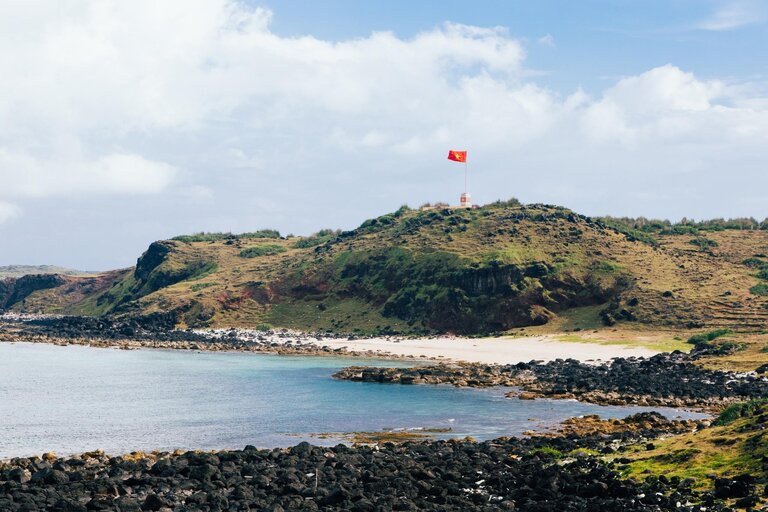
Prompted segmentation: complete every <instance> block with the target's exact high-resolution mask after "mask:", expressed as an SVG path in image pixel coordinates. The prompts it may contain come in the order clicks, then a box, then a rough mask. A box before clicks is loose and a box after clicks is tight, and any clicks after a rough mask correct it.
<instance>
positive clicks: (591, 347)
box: [315, 336, 658, 364]
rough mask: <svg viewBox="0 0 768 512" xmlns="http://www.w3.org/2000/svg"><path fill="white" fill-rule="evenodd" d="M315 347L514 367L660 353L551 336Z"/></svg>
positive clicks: (326, 342)
mask: <svg viewBox="0 0 768 512" xmlns="http://www.w3.org/2000/svg"><path fill="white" fill-rule="evenodd" d="M315 343H317V344H318V345H328V346H329V347H332V348H334V349H336V348H342V347H345V348H346V349H347V350H356V351H366V350H370V351H374V352H388V353H390V354H396V355H400V356H408V357H417V358H418V357H421V356H424V357H426V358H437V359H439V360H454V361H467V362H473V363H498V364H514V363H519V362H528V361H531V360H533V359H536V360H541V361H552V360H554V359H558V358H561V359H567V358H572V359H577V360H579V361H607V360H610V359H611V358H613V357H631V356H638V357H640V356H642V357H649V356H652V355H654V354H657V353H658V351H654V350H651V349H648V348H642V347H628V346H623V345H601V344H598V343H575V342H563V341H558V340H556V339H554V338H552V337H548V336H536V337H525V338H483V339H466V338H434V339H412V340H411V339H409V340H400V341H392V340H387V339H383V338H372V339H363V340H343V339H322V340H317V341H316V342H315Z"/></svg>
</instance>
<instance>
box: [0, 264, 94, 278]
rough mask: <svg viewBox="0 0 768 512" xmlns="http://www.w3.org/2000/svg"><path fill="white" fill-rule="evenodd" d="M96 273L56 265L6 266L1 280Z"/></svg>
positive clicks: (2, 271)
mask: <svg viewBox="0 0 768 512" xmlns="http://www.w3.org/2000/svg"><path fill="white" fill-rule="evenodd" d="M95 273H96V272H85V271H82V270H75V269H71V268H66V267H58V266H56V265H5V266H1V267H0V279H5V278H8V277H15V278H19V277H24V276H29V275H40V274H58V275H61V276H89V275H93V274H95Z"/></svg>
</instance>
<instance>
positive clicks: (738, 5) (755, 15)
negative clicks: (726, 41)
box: [697, 0, 768, 31]
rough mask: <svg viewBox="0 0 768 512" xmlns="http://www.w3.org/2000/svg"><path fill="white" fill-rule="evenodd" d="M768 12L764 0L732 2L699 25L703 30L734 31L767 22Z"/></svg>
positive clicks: (721, 6)
mask: <svg viewBox="0 0 768 512" xmlns="http://www.w3.org/2000/svg"><path fill="white" fill-rule="evenodd" d="M767 12H768V10H767V9H766V6H765V4H764V3H762V0H730V1H727V2H724V3H723V4H722V5H720V6H719V7H718V8H717V9H716V10H715V11H714V12H713V13H712V14H711V15H710V16H709V17H708V18H707V19H705V20H702V21H701V22H699V23H698V25H697V28H699V29H701V30H714V31H723V30H733V29H736V28H740V27H743V26H745V25H752V24H754V23H760V22H763V21H765V20H766V14H767Z"/></svg>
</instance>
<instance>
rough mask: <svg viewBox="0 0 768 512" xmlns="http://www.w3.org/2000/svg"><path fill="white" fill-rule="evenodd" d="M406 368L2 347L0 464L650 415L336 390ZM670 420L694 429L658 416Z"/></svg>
mask: <svg viewBox="0 0 768 512" xmlns="http://www.w3.org/2000/svg"><path fill="white" fill-rule="evenodd" d="M360 364H370V365H385V366H392V365H403V366H404V364H403V363H402V362H391V361H377V360H362V359H359V358H343V357H333V358H331V357H304V356H277V355H264V354H248V353H206V352H202V353H201V352H187V351H172V350H133V351H125V350H117V349H99V348H90V347H79V346H69V347H59V346H54V345H41V344H27V343H13V344H9V343H0V459H3V458H9V457H16V456H30V455H35V454H40V453H43V452H46V451H54V452H56V453H58V454H59V455H66V454H73V453H79V452H83V451H89V450H94V449H103V450H105V451H107V452H108V453H110V454H120V453H127V452H130V451H134V450H144V451H148V450H155V449H160V450H172V449H177V448H178V449H224V448H242V447H244V446H245V445H248V444H251V445H255V446H258V447H274V446H290V445H293V444H296V443H299V442H300V441H303V440H308V441H310V442H313V443H315V444H337V443H338V442H340V441H339V439H338V438H331V439H319V438H316V437H312V434H313V433H324V432H350V431H377V430H381V429H385V428H419V427H423V428H447V427H450V428H451V429H452V431H451V432H450V434H445V436H453V437H464V436H468V435H469V436H473V437H475V438H477V439H481V440H482V439H491V438H494V437H499V436H504V435H514V434H520V433H522V432H523V431H525V430H528V429H531V428H541V427H542V426H545V425H552V424H555V423H557V422H559V421H561V420H563V419H565V418H568V417H572V416H578V415H583V414H599V415H600V416H602V417H624V416H627V415H628V414H632V413H634V412H639V411H645V410H652V409H650V408H643V407H603V406H597V405H590V404H582V403H579V402H575V401H551V400H535V401H521V400H517V399H507V398H504V392H505V390H504V389H490V390H478V389H462V388H454V387H451V386H402V385H387V384H375V383H356V382H346V381H336V380H334V379H332V378H331V374H333V373H334V371H336V370H337V369H339V368H341V367H344V366H349V365H360ZM656 410H659V412H662V413H663V414H665V415H667V416H668V417H676V416H681V417H696V415H694V414H691V413H683V412H681V411H676V410H673V409H663V408H661V409H659V408H656Z"/></svg>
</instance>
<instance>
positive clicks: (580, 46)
mask: <svg viewBox="0 0 768 512" xmlns="http://www.w3.org/2000/svg"><path fill="white" fill-rule="evenodd" d="M35 7H36V8H34V9H33V8H30V4H29V2H26V1H22V0H12V1H9V2H2V3H0V73H2V76H3V77H4V78H3V80H2V81H0V237H2V238H3V239H4V240H14V241H17V243H11V244H3V245H2V246H0V265H5V264H14V263H27V264H44V263H51V264H61V265H66V266H71V267H78V268H84V269H107V268H114V267H122V266H128V265H131V264H133V262H134V261H135V259H136V257H137V256H138V255H139V254H140V253H141V252H142V251H143V250H144V249H145V248H146V246H147V245H148V244H149V243H150V242H152V241H153V240H157V239H163V238H168V237H172V236H174V235H178V234H181V233H191V232H199V231H233V232H243V231H252V230H254V229H259V228H267V227H269V228H276V229H279V230H280V231H281V232H283V233H295V234H309V233H312V232H314V231H317V230H319V229H322V228H327V227H331V228H343V229H348V228H352V227H355V226H357V225H359V224H360V223H361V222H362V221H363V220H365V219H366V218H370V217H374V216H377V215H381V214H383V213H386V212H389V211H392V210H395V209H396V208H398V207H399V206H400V205H402V204H404V203H407V204H410V205H411V206H419V205H420V204H422V203H425V202H435V201H445V202H450V203H455V202H456V201H457V199H458V195H459V193H460V192H461V190H462V188H463V175H462V173H461V168H460V166H457V165H456V164H452V163H451V162H448V161H447V160H446V158H445V156H446V154H447V151H448V150H449V149H467V150H469V165H470V192H471V193H472V194H473V197H474V199H475V200H476V202H478V203H481V204H482V203H487V202H490V201H493V200H496V199H499V198H502V199H505V198H509V197H512V196H515V197H518V198H520V199H521V200H523V201H525V202H544V203H552V204H560V205H564V206H567V207H570V208H572V209H574V210H576V211H579V212H581V213H585V214H588V215H605V214H612V215H629V216H641V215H643V216H647V217H660V218H670V219H673V220H677V219H680V218H682V217H688V218H697V219H700V218H712V217H735V216H753V217H757V218H761V219H762V218H764V217H766V216H768V206H767V205H768V197H767V195H766V192H765V191H766V190H768V175H767V174H766V173H765V162H766V161H768V70H767V69H766V66H767V65H768V64H766V59H765V54H766V50H768V35H767V34H768V30H766V28H768V27H767V23H768V2H765V1H763V0H695V1H694V0H668V1H659V0H649V1H628V0H627V1H618V0H600V1H599V0H585V1H566V0H561V1H554V0H536V1H514V0H507V1H490V0H488V1H472V2H458V1H426V0H421V1H410V2H409V1H400V0H394V1H386V2H384V1H365V2H363V1H352V0H326V1H323V0H314V1H298V0H281V1H276V0H275V1H266V0H265V1H262V0H164V1H163V2H157V1H156V0H134V1H132V2H123V1H120V0H70V1H68V2H59V1H57V0H35Z"/></svg>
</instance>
